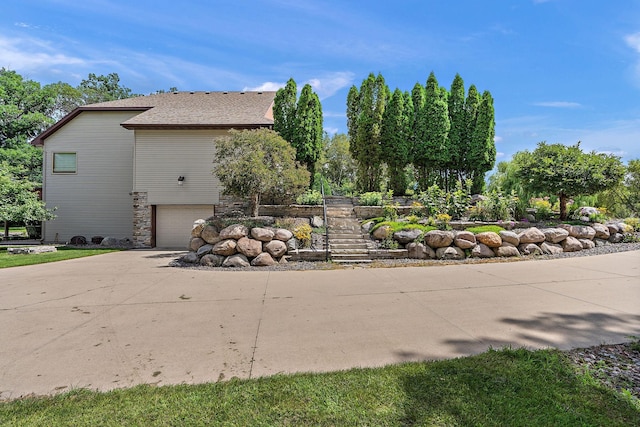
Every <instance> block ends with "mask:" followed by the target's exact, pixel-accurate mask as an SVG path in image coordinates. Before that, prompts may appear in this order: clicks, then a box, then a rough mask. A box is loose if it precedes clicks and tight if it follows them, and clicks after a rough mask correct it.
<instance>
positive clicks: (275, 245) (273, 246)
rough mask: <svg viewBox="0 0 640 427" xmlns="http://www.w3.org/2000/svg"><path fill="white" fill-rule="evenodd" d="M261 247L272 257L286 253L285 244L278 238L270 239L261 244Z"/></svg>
mask: <svg viewBox="0 0 640 427" xmlns="http://www.w3.org/2000/svg"><path fill="white" fill-rule="evenodd" d="M262 249H263V250H264V251H265V252H269V253H270V254H271V256H272V257H274V258H280V257H281V256H282V255H284V254H286V253H287V244H286V243H285V242H283V241H280V240H272V241H270V242H267V243H263V244H262Z"/></svg>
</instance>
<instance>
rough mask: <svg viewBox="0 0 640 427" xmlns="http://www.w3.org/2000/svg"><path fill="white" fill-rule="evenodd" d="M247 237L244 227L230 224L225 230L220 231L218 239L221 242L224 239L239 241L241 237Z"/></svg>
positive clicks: (247, 233)
mask: <svg viewBox="0 0 640 427" xmlns="http://www.w3.org/2000/svg"><path fill="white" fill-rule="evenodd" d="M248 235H249V229H248V228H247V226H246V225H243V224H232V225H230V226H228V227H226V228H223V229H222V230H220V238H221V239H222V240H225V239H235V240H240V239H241V238H243V237H247V236H248Z"/></svg>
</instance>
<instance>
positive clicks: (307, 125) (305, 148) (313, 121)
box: [285, 84, 323, 185]
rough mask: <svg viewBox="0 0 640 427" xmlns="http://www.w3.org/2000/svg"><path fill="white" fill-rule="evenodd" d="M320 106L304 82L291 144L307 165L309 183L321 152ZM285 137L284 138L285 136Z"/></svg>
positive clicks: (300, 160)
mask: <svg viewBox="0 0 640 427" xmlns="http://www.w3.org/2000/svg"><path fill="white" fill-rule="evenodd" d="M322 135H323V129H322V106H321V104H320V99H319V98H318V95H316V94H315V93H314V92H313V89H312V88H311V85H309V84H306V85H304V87H303V88H302V92H301V93H300V99H299V100H298V103H297V106H296V111H295V120H294V130H293V136H292V140H291V141H290V142H291V145H293V148H295V149H296V159H297V160H298V161H299V162H300V163H302V164H303V165H305V166H306V167H307V170H308V171H309V173H310V174H311V185H313V177H314V175H315V164H316V161H317V160H318V158H319V157H320V153H321V152H322ZM285 139H286V138H285Z"/></svg>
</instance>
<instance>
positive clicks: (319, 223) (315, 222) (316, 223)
mask: <svg viewBox="0 0 640 427" xmlns="http://www.w3.org/2000/svg"><path fill="white" fill-rule="evenodd" d="M311 227H313V228H320V227H324V219H322V217H321V216H317V215H314V216H312V217H311Z"/></svg>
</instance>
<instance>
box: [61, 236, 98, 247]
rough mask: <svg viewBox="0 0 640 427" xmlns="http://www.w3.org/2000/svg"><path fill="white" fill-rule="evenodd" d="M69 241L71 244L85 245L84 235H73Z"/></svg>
mask: <svg viewBox="0 0 640 427" xmlns="http://www.w3.org/2000/svg"><path fill="white" fill-rule="evenodd" d="M69 243H70V244H72V245H86V244H87V238H86V237H84V236H73V237H72V238H71V239H69ZM100 243H102V241H100Z"/></svg>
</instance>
